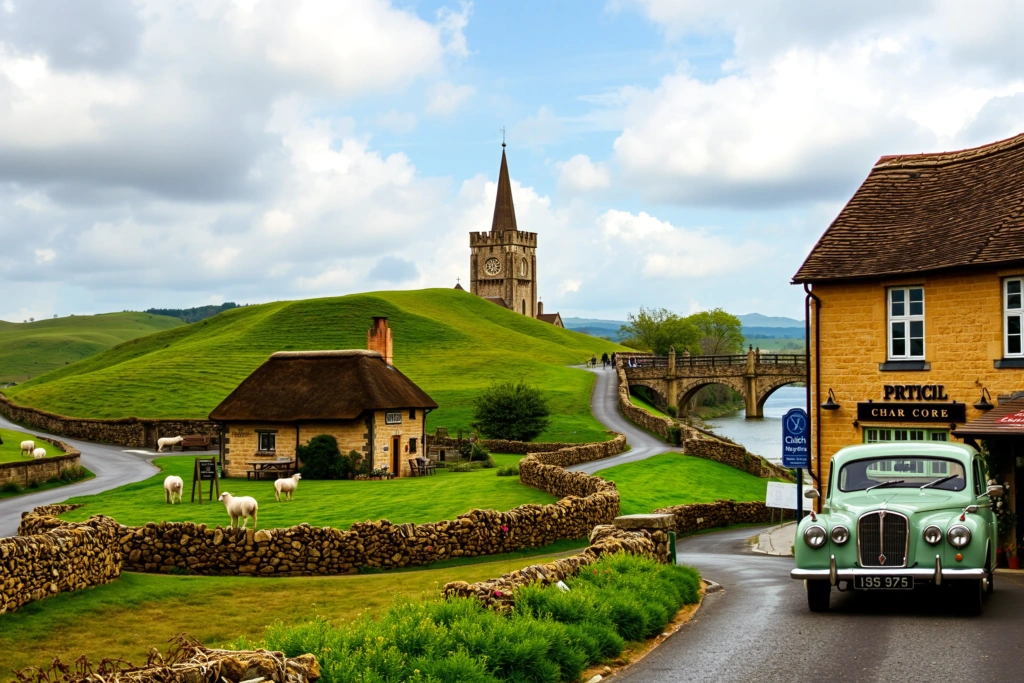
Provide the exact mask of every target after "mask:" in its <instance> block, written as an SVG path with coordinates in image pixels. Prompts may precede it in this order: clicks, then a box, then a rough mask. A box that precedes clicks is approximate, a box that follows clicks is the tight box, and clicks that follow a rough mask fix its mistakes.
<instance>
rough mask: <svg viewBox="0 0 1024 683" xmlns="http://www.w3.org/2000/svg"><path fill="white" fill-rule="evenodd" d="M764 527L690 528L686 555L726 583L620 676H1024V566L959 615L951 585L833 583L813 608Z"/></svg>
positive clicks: (670, 682) (989, 679)
mask: <svg viewBox="0 0 1024 683" xmlns="http://www.w3.org/2000/svg"><path fill="white" fill-rule="evenodd" d="M758 531H760V530H759V529H753V528H747V529H739V530H734V531H723V532H718V533H712V534H706V535H702V536H693V537H690V538H687V539H683V540H681V541H680V542H679V545H678V556H679V562H680V563H681V564H690V565H693V566H695V567H697V568H698V569H699V570H700V571H701V574H702V575H703V576H705V577H706V578H708V579H710V580H713V581H716V582H718V583H720V584H722V587H723V589H724V590H723V591H722V592H720V593H713V594H711V595H708V596H707V598H706V599H705V602H704V604H703V606H701V608H700V610H699V611H698V612H697V615H696V616H695V617H694V618H693V619H692V620H691V621H690V622H689V623H688V624H686V625H685V626H684V627H683V628H682V629H680V630H679V632H678V633H676V634H675V635H673V636H671V637H670V638H668V639H667V640H666V641H665V642H664V643H663V644H662V645H661V646H659V647H658V648H656V649H655V650H654V651H652V652H651V653H650V654H649V655H647V657H645V658H644V659H643V660H641V661H640V662H638V663H637V664H636V665H634V666H632V667H630V668H629V669H626V670H625V671H624V672H623V673H622V674H620V675H618V676H616V677H614V680H615V681H623V682H625V681H630V682H634V683H642V682H646V681H658V682H659V683H662V682H664V683H675V682H677V681H812V680H814V681H908V682H909V681H963V682H964V683H968V682H969V683H974V682H977V681H984V682H985V683H994V682H1001V681H1020V680H1022V679H1024V576H1021V575H1016V576H1008V575H1006V574H997V575H996V585H995V592H994V593H993V594H992V595H991V596H989V597H988V599H987V600H986V603H985V607H984V611H983V613H982V616H980V617H963V616H958V615H957V614H956V613H955V612H954V611H953V610H951V609H950V608H949V604H948V602H947V601H946V598H947V597H948V593H946V592H939V591H935V592H921V591H912V592H908V593H892V592H889V593H875V594H864V593H853V592H844V593H838V592H837V591H835V590H833V592H832V609H831V611H830V612H828V613H824V614H812V613H811V612H809V611H808V610H807V600H806V597H805V593H804V588H803V583H802V582H799V581H793V580H792V579H790V578H789V570H790V569H791V568H792V566H793V560H792V558H786V557H771V556H767V555H759V554H756V553H753V552H750V551H749V550H748V548H749V544H748V543H747V541H746V539H748V538H750V537H751V536H754V535H756V534H757V533H758Z"/></svg>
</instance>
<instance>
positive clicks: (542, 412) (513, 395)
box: [473, 380, 551, 441]
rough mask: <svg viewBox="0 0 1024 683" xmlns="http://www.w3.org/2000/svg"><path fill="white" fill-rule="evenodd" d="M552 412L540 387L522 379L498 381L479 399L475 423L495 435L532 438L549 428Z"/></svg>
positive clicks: (519, 438) (484, 430)
mask: <svg viewBox="0 0 1024 683" xmlns="http://www.w3.org/2000/svg"><path fill="white" fill-rule="evenodd" d="M550 414H551V410H550V408H548V403H547V401H546V400H545V399H544V395H543V394H541V391H540V389H538V388H537V387H535V386H533V385H530V384H527V383H526V382H524V381H523V380H519V381H518V382H495V383H494V384H492V385H491V386H490V387H488V388H487V389H486V390H484V392H483V393H481V394H480V396H479V397H478V398H477V400H476V405H475V406H474V407H473V420H474V422H473V427H475V428H476V429H477V430H479V431H480V432H481V433H482V434H483V435H484V436H487V437H489V438H492V439H508V440H509V441H530V440H531V439H534V438H536V437H537V436H538V435H539V434H540V433H541V432H543V431H544V430H545V429H546V428H547V426H548V424H549V423H550V420H549V419H548V416H549V415H550Z"/></svg>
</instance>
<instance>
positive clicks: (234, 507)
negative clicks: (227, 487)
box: [220, 491, 259, 529]
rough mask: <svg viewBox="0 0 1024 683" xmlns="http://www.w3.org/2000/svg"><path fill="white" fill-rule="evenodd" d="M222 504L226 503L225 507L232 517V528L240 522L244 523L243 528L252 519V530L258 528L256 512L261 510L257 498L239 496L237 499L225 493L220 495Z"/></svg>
mask: <svg viewBox="0 0 1024 683" xmlns="http://www.w3.org/2000/svg"><path fill="white" fill-rule="evenodd" d="M220 502H222V503H224V507H225V508H226V509H227V511H228V514H229V515H231V528H234V527H236V526H238V520H240V519H241V520H243V521H242V528H243V529H244V528H245V527H246V525H248V524H249V518H250V517H251V518H252V528H253V529H255V528H256V510H257V509H258V508H259V504H258V503H257V502H256V499H255V498H252V497H250V496H239V497H238V498H235V497H234V496H232V495H231V494H230V493H228V492H227V491H225V492H224V493H222V494H220Z"/></svg>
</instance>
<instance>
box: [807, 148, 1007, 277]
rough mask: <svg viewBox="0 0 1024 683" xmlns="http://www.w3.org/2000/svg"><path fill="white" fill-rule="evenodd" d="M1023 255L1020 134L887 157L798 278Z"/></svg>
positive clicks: (985, 262)
mask: <svg viewBox="0 0 1024 683" xmlns="http://www.w3.org/2000/svg"><path fill="white" fill-rule="evenodd" d="M1014 262H1024V134H1021V135H1017V136H1016V137H1013V138H1009V139H1008V140H1002V141H1000V142H995V143H992V144H989V145H985V146H983V147H976V148H973V149H966V150H962V151H959V152H943V153H938V154H914V155H903V156H884V157H882V158H881V159H879V160H878V162H877V163H876V164H875V166H874V168H872V169H871V173H870V174H869V175H868V177H867V179H866V180H865V181H864V183H863V184H862V185H861V186H860V188H859V189H858V190H857V192H856V193H855V194H854V195H853V197H852V198H851V199H850V201H849V203H847V205H846V206H845V207H844V208H843V210H842V211H841V212H840V214H839V216H838V217H837V218H836V219H835V221H833V223H832V225H830V226H829V228H828V230H826V231H825V234H824V235H822V236H821V239H820V240H818V243H817V244H816V245H815V246H814V249H812V250H811V253H810V254H809V255H808V256H807V259H806V260H805V261H804V264H803V265H802V266H801V267H800V270H799V271H797V273H796V275H794V276H793V282H819V281H827V280H843V279H851V278H869V277H886V276H898V275H904V274H910V273H922V272H928V271H935V270H945V269H954V268H976V267H990V266H994V265H997V264H1007V263H1014Z"/></svg>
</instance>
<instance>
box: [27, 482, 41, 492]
mask: <svg viewBox="0 0 1024 683" xmlns="http://www.w3.org/2000/svg"><path fill="white" fill-rule="evenodd" d="M28 488H30V489H32V490H33V491H35V490H36V489H37V488H39V482H38V481H31V482H29V484H28Z"/></svg>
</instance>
